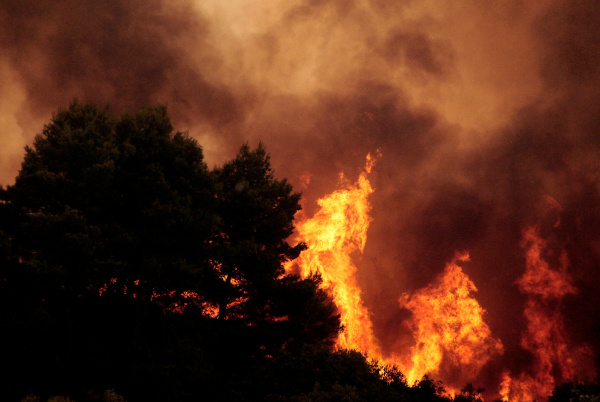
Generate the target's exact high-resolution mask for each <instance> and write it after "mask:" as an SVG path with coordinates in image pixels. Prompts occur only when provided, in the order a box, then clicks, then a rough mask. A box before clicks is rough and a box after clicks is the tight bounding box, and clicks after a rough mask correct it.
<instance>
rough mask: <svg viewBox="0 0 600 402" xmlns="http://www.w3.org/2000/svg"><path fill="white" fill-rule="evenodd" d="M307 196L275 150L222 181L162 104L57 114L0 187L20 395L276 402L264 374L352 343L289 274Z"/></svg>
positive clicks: (255, 154)
mask: <svg viewBox="0 0 600 402" xmlns="http://www.w3.org/2000/svg"><path fill="white" fill-rule="evenodd" d="M292 190H293V189H292V187H291V185H289V183H287V182H286V181H285V180H277V179H275V178H274V175H273V172H272V170H271V167H270V162H269V157H268V155H267V154H266V151H265V149H264V147H263V146H262V145H259V147H258V148H257V149H255V150H251V149H250V147H249V146H247V145H245V146H243V147H242V148H241V149H240V152H239V154H238V155H237V156H236V158H234V159H233V160H232V161H230V162H228V163H226V164H224V165H223V166H222V167H220V168H216V169H214V170H210V169H208V168H207V166H206V164H205V162H204V159H203V154H202V149H201V147H200V146H199V145H198V144H197V143H196V141H195V140H194V139H192V138H191V137H190V136H189V135H187V134H186V133H181V132H176V133H173V127H172V125H171V122H170V120H169V117H168V114H167V111H166V108H165V107H162V106H155V107H148V108H144V109H142V110H140V111H139V112H137V113H135V114H129V115H125V116H123V117H121V118H117V117H115V116H113V115H112V114H111V113H110V111H109V109H108V108H107V107H106V108H98V107H97V106H95V105H91V104H81V103H79V102H77V101H74V102H73V103H72V104H71V105H70V106H69V108H68V109H66V110H60V111H59V112H57V113H56V114H55V115H54V116H53V117H52V120H51V121H50V123H49V124H48V125H46V126H45V127H44V129H43V132H42V134H41V135H38V136H37V137H36V139H35V141H34V143H33V146H32V147H27V148H26V152H25V158H24V161H23V164H22V167H21V170H20V172H19V175H18V176H17V178H16V180H15V183H14V185H11V186H8V187H7V188H6V189H4V188H2V189H0V264H1V265H0V270H1V272H0V276H1V282H0V299H1V300H2V302H5V303H6V304H4V303H3V306H9V305H10V306H11V307H10V308H6V307H3V309H2V310H1V311H0V323H1V324H2V328H4V329H5V333H6V334H7V335H8V337H9V339H10V343H9V344H8V345H3V346H2V354H3V357H4V360H3V361H5V364H7V365H12V366H13V371H12V372H13V377H12V378H10V379H9V381H11V382H12V384H13V385H14V387H13V390H14V393H13V394H10V395H7V396H8V397H9V398H10V399H14V398H15V397H18V396H23V395H25V394H28V393H30V392H34V391H35V392H38V393H39V394H41V395H42V396H43V395H44V393H46V395H47V396H48V395H51V394H52V395H59V394H62V395H71V396H72V397H74V398H75V397H76V396H80V397H83V396H84V395H87V394H88V393H89V392H91V391H90V390H95V391H94V392H100V391H101V390H105V389H115V390H116V392H119V393H122V394H123V395H124V396H125V397H128V398H129V397H131V398H134V399H142V398H143V399H145V400H169V399H177V398H179V399H189V398H192V397H194V395H196V396H197V395H199V393H204V392H207V391H206V389H210V388H212V389H217V388H220V390H221V391H222V392H223V394H222V396H223V399H227V398H229V397H231V395H232V394H231V392H233V393H236V392H237V393H240V392H250V391H241V390H242V389H243V384H246V385H248V387H249V389H253V391H251V392H254V396H256V397H259V395H260V393H261V392H263V393H264V392H266V391H265V389H261V388H260V387H259V386H258V385H256V386H253V385H252V384H251V383H250V384H248V379H249V378H250V374H248V370H250V372H255V373H260V372H263V373H265V372H268V371H269V370H273V369H274V367H275V363H274V362H275V361H276V356H277V354H278V353H279V354H281V353H283V352H284V351H285V350H292V349H294V348H297V349H299V348H300V347H299V346H297V345H299V344H302V345H304V344H312V345H315V348H316V347H317V346H316V345H328V344H330V342H331V339H332V338H333V337H334V336H335V335H336V333H337V331H338V330H339V318H338V317H337V316H336V315H335V309H334V307H333V306H332V305H331V303H330V302H329V301H328V299H327V297H326V296H325V295H324V293H323V292H322V291H320V290H319V289H318V278H316V277H315V278H309V279H304V280H300V278H298V277H296V276H290V275H286V274H285V272H284V270H283V267H282V264H283V263H284V262H285V261H286V260H288V259H293V258H295V257H297V256H298V254H299V253H300V252H301V250H302V249H303V248H304V245H302V244H298V245H290V244H289V243H288V242H287V237H288V236H289V235H290V234H291V233H292V231H293V216H294V213H295V212H296V211H297V210H298V209H299V205H298V201H299V198H300V195H299V194H296V193H293V191H292ZM214 309H216V310H217V314H216V315H213V313H212V311H214ZM295 345H296V346H295ZM286 353H287V352H286ZM256 375H258V374H256ZM267 377H268V376H267ZM265 378H266V377H265ZM258 383H260V381H257V382H256V384H258ZM147 384H153V385H154V387H155V388H153V389H152V388H150V389H145V388H147V387H146V386H145V385H147ZM263 385H264V384H263ZM201 387H205V389H201ZM263 388H264V387H263ZM75 399H76V398H75Z"/></svg>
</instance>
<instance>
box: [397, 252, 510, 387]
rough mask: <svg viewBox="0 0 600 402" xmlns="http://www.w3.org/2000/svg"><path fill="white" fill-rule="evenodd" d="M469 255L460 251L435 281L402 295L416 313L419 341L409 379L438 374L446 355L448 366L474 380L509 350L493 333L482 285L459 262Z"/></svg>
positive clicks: (412, 380) (456, 372)
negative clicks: (478, 296)
mask: <svg viewBox="0 0 600 402" xmlns="http://www.w3.org/2000/svg"><path fill="white" fill-rule="evenodd" d="M468 259H469V255H468V254H467V253H463V254H458V255H457V256H456V257H455V258H454V260H452V262H450V263H449V264H447V265H446V268H445V269H444V272H443V273H442V274H441V275H440V276H439V277H438V278H437V279H436V280H435V281H434V282H433V283H431V284H430V285H428V286H427V287H425V288H423V289H420V290H419V291H417V292H415V293H414V294H413V295H410V296H409V295H407V294H404V295H403V296H402V297H401V298H400V305H401V306H402V307H404V308H407V309H409V310H410V311H412V313H413V322H412V326H413V327H414V335H415V339H416V340H417V344H416V345H415V346H414V347H413V348H412V350H411V355H412V358H411V363H412V365H411V366H409V367H406V368H405V375H406V379H407V381H408V382H409V383H415V382H416V381H418V380H420V379H421V378H422V377H423V376H424V375H425V374H438V373H439V370H440V365H441V363H442V359H444V361H445V364H446V367H445V369H446V370H448V369H450V370H452V371H453V372H454V373H455V375H458V377H460V378H461V379H465V378H466V379H473V378H475V376H476V375H477V374H478V373H479V371H480V370H481V368H482V367H483V366H484V365H485V364H486V363H487V362H488V361H489V360H490V359H491V358H492V357H493V356H494V355H496V354H501V353H502V352H503V346H502V343H501V342H500V340H498V339H496V338H494V337H492V334H491V330H490V328H489V327H488V326H487V324H486V323H485V322H484V320H483V317H484V314H485V310H484V309H483V308H482V307H481V306H480V305H479V303H478V302H477V300H475V299H474V298H473V297H472V296H471V294H472V293H474V292H476V291H477V288H476V287H475V285H474V284H473V282H472V281H471V280H470V279H469V277H468V276H467V275H466V274H465V273H464V272H463V271H462V269H461V267H460V266H458V264H457V263H458V262H459V261H468Z"/></svg>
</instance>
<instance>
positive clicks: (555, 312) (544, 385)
mask: <svg viewBox="0 0 600 402" xmlns="http://www.w3.org/2000/svg"><path fill="white" fill-rule="evenodd" d="M521 246H522V247H523V248H525V249H526V254H525V256H526V270H525V273H524V274H523V276H521V278H519V279H518V280H517V282H516V283H517V286H518V287H519V289H520V290H521V292H523V293H524V294H526V295H527V303H526V306H525V313H524V314H525V318H526V320H527V329H526V332H525V334H524V335H523V337H522V339H521V346H522V347H523V348H524V349H525V350H527V351H529V352H531V354H532V355H533V359H534V361H533V365H532V369H531V372H532V373H533V374H528V373H521V375H520V376H519V377H518V379H514V378H513V379H509V381H508V384H509V390H510V392H508V393H506V395H507V397H510V400H511V401H525V400H534V399H535V398H536V397H547V396H549V395H550V394H551V393H552V390H553V389H554V387H555V385H556V384H558V383H560V382H562V381H566V380H569V379H574V378H575V376H576V375H577V374H578V373H577V372H576V367H575V363H574V359H575V355H574V354H572V353H571V352H570V348H569V343H568V338H567V335H566V332H565V329H564V318H563V315H562V306H563V303H562V300H563V298H564V297H565V296H567V295H573V294H576V293H577V289H576V288H575V287H574V286H573V284H572V281H571V278H570V276H569V274H568V272H567V269H568V267H569V259H568V257H567V253H566V252H565V251H564V250H562V251H561V252H560V255H559V258H558V262H557V264H558V267H557V268H556V269H552V268H551V267H550V264H549V263H548V262H547V261H546V260H545V259H544V253H545V252H546V251H547V250H548V244H547V242H546V241H545V240H544V239H542V238H541V236H540V233H539V227H538V226H531V227H528V228H527V229H526V230H525V231H524V232H523V240H522V242H521Z"/></svg>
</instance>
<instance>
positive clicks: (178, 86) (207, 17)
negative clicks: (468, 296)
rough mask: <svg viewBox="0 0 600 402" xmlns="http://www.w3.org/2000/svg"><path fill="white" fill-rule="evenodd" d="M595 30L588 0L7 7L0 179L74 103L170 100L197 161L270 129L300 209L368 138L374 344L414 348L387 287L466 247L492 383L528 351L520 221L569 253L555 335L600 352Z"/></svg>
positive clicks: (421, 279) (598, 21) (366, 275)
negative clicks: (198, 149) (498, 343)
mask: <svg viewBox="0 0 600 402" xmlns="http://www.w3.org/2000/svg"><path fill="white" fill-rule="evenodd" d="M598 26H600V8H598V7H597V3H596V2H595V1H592V0H590V1H577V2H571V1H567V0H557V1H545V2H535V4H534V3H532V2H521V1H517V0H515V1H512V2H511V1H509V2H502V3H485V4H483V3H477V2H439V1H433V0H432V1H418V2H416V1H403V2H389V1H379V0H371V1H352V0H336V1H327V2H325V1H317V0H296V1H283V0H281V1H272V2H266V3H265V4H262V3H261V4H257V3H256V2H252V1H247V0H238V1H228V2H221V1H218V0H214V1H202V2H198V3H197V4H196V3H193V2H191V1H184V0H177V1H166V0H152V1H150V2H148V1H143V2H142V1H137V0H136V1H123V0H103V1H96V2H94V3H93V4H92V3H89V2H85V3H82V2H78V1H72V0H65V1H60V2H56V1H53V2H51V1H12V0H9V1H5V2H2V4H1V5H0V47H1V49H0V124H2V128H1V131H0V138H1V140H2V148H1V149H0V169H1V175H0V181H1V182H2V183H4V184H6V183H10V182H11V181H12V180H13V178H14V176H15V175H16V173H17V169H18V166H19V163H20V160H21V158H22V155H23V151H22V148H23V146H25V145H26V144H28V143H31V140H32V138H33V135H34V134H35V133H36V132H40V131H41V126H42V124H43V123H44V122H47V121H48V119H49V117H50V115H51V113H52V112H53V111H55V110H56V109H57V108H58V107H60V106H62V107H64V106H67V105H68V103H69V102H70V101H71V99H72V98H74V97H77V98H79V99H80V100H83V101H95V102H100V103H105V102H108V103H110V104H111V105H112V106H113V107H114V108H115V109H116V110H117V111H126V110H132V109H135V108H137V107H139V106H142V105H145V104H149V103H156V102H160V103H165V104H167V105H168V106H169V110H170V113H171V115H172V116H173V117H174V120H175V124H176V126H177V128H179V129H182V130H185V129H189V130H190V133H191V134H192V135H193V136H196V137H197V138H198V139H199V141H200V143H201V144H202V145H203V146H204V148H205V154H206V156H207V158H208V161H209V163H220V162H221V161H223V160H224V159H227V158H230V157H231V156H233V154H234V152H235V149H236V148H237V147H239V146H240V145H241V144H242V143H243V142H246V141H248V142H250V143H251V144H255V143H257V142H258V141H261V140H262V141H264V142H265V144H266V146H267V149H268V150H269V152H270V153H271V155H272V159H273V163H274V165H275V168H276V173H277V175H278V176H287V177H288V178H289V179H290V180H291V181H292V182H293V183H294V184H296V185H297V188H298V189H302V190H303V192H304V195H305V205H306V207H305V210H306V212H307V214H309V215H310V214H311V213H312V212H314V210H315V208H316V205H315V201H316V199H317V198H318V197H320V196H323V195H324V194H327V193H329V192H331V191H333V190H334V188H335V185H336V180H337V173H338V172H340V171H344V172H345V173H346V175H348V176H350V177H353V175H356V174H357V172H358V168H359V167H360V166H362V165H363V163H364V157H365V155H366V154H367V153H368V152H373V151H375V150H376V149H380V151H381V153H382V155H383V156H382V158H381V159H380V160H379V162H378V164H377V166H376V168H375V171H374V172H373V174H372V176H371V177H372V180H373V186H374V188H375V193H374V194H373V196H372V198H371V201H372V204H373V211H372V215H373V219H374V220H373V223H372V226H371V228H370V230H369V239H368V242H367V247H366V249H365V254H364V255H363V256H362V260H361V261H360V262H359V263H358V264H359V269H360V271H359V273H358V276H359V280H360V281H361V284H362V286H363V290H364V292H365V301H366V304H367V305H368V307H369V308H370V309H371V311H372V313H373V321H374V324H375V329H376V335H377V336H378V337H379V338H380V340H381V342H382V348H383V349H384V351H387V352H393V351H394V350H397V349H399V348H400V349H401V348H405V347H407V346H410V343H411V342H412V340H411V338H410V334H409V333H408V332H407V329H406V328H405V326H404V325H403V322H404V320H405V319H406V318H407V317H408V315H409V313H408V312H407V311H404V310H401V309H400V307H399V305H398V297H399V296H400V295H401V294H402V293H405V292H411V291H414V290H416V289H419V288H422V287H424V286H426V285H427V284H428V283H430V282H431V281H432V279H433V278H434V277H435V276H436V274H438V273H439V272H440V271H441V270H442V269H443V268H444V266H445V265H446V263H447V262H448V261H450V260H451V259H452V257H453V255H454V254H455V252H456V251H468V252H470V255H471V260H470V262H468V263H465V264H464V267H463V268H464V271H465V273H467V274H468V275H469V276H470V278H471V279H472V280H473V282H474V283H475V285H476V286H477V287H478V288H479V292H478V293H477V296H476V297H477V299H478V300H479V302H480V303H481V304H482V306H483V307H484V308H485V309H486V310H487V311H488V315H487V322H488V323H489V325H490V328H491V330H492V332H493V333H494V336H497V337H499V338H500V339H501V340H502V342H503V344H504V347H505V353H504V355H503V356H502V357H499V358H498V359H497V361H495V362H493V363H490V365H489V368H488V369H487V371H485V372H484V373H483V374H482V375H481V376H480V378H479V379H478V381H480V382H482V384H477V385H483V386H486V387H488V388H491V389H494V390H495V389H497V388H496V387H497V381H498V378H499V377H500V372H501V371H502V370H503V369H504V368H509V369H510V370H511V371H512V372H516V373H518V372H519V370H521V369H526V367H527V365H528V364H529V363H530V362H529V360H531V359H530V358H529V357H528V356H527V354H526V353H523V352H522V350H521V348H520V345H519V343H520V339H521V332H522V330H523V329H524V328H525V326H526V322H525V319H524V317H523V309H524V305H525V302H526V296H525V295H523V294H522V293H521V292H520V291H519V288H518V286H517V285H516V284H515V282H516V281H517V279H518V278H519V277H520V276H521V275H522V274H523V272H524V270H525V257H524V250H523V248H522V247H521V238H522V235H523V230H524V229H525V228H526V227H528V226H530V225H535V224H539V225H540V228H541V229H540V230H541V235H542V236H544V237H545V238H547V239H549V242H550V243H551V244H553V245H554V246H555V249H556V251H555V252H556V253H559V249H560V248H565V249H566V250H567V252H568V255H569V259H570V262H571V265H570V267H569V273H570V275H571V277H572V278H573V283H574V286H575V287H576V288H577V289H578V293H577V294H575V295H570V296H569V297H567V298H565V306H566V307H565V308H566V309H567V310H568V314H566V322H565V327H566V330H567V332H568V335H569V337H570V339H572V342H573V344H574V345H584V344H587V345H589V346H590V347H591V349H592V350H594V353H595V354H600V353H598V352H599V351H600V343H599V341H598V338H597V337H596V336H594V335H595V334H596V333H597V330H598V329H600V310H599V308H598V306H600V300H599V298H600V296H598V295H599V294H600V289H599V287H600V285H598V284H597V281H595V280H594V278H595V277H596V275H597V272H598V270H599V269H600V267H599V265H598V264H599V263H598V261H600V193H599V180H600V173H599V172H600V158H598V155H599V151H600V150H599V147H600V128H599V127H600V101H599V99H600V89H599V88H600V85H599V84H600V79H599V78H600V72H599V67H600V31H599V30H598V29H597V27H598ZM307 173H310V177H311V183H310V184H309V185H308V186H307V187H303V186H301V180H300V178H301V176H302V177H308V175H307ZM548 258H549V259H550V260H552V258H556V256H554V257H552V255H549V256H548ZM590 374H593V373H590Z"/></svg>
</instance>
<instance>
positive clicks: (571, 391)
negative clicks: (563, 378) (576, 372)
mask: <svg viewBox="0 0 600 402" xmlns="http://www.w3.org/2000/svg"><path fill="white" fill-rule="evenodd" d="M598 401H600V384H598V383H597V382H589V381H569V382H566V383H564V384H561V385H557V386H556V387H555V388H554V391H553V392H552V395H551V396H550V397H549V398H548V402H598Z"/></svg>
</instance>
